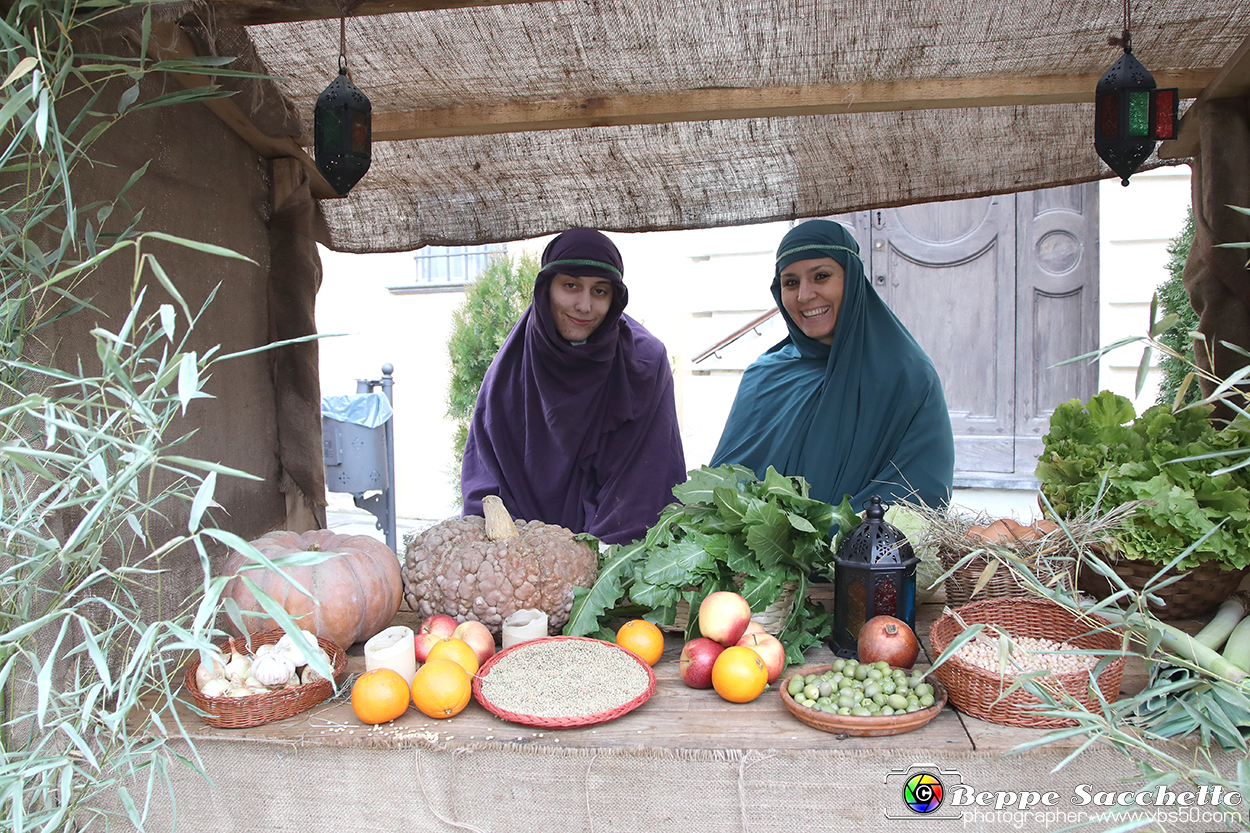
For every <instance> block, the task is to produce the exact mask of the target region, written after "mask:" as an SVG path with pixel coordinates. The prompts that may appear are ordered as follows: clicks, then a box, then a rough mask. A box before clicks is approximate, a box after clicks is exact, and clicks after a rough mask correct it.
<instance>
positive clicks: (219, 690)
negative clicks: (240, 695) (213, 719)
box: [200, 677, 230, 697]
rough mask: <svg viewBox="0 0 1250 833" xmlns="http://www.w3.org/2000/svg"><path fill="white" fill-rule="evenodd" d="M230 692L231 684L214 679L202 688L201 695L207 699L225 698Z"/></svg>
mask: <svg viewBox="0 0 1250 833" xmlns="http://www.w3.org/2000/svg"><path fill="white" fill-rule="evenodd" d="M229 691H230V683H228V682H226V681H225V680H223V679H221V678H220V677H213V678H211V679H209V680H208V682H206V683H204V684H203V685H202V686H200V694H203V695H204V696H205V697H223V696H225V695H226V693H227V692H229Z"/></svg>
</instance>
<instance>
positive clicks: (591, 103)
mask: <svg viewBox="0 0 1250 833" xmlns="http://www.w3.org/2000/svg"><path fill="white" fill-rule="evenodd" d="M450 2H451V3H452V4H455V3H462V4H463V3H477V2H482V0H450ZM345 5H346V6H347V7H348V8H349V9H352V10H353V16H351V17H348V18H347V26H346V55H347V64H348V67H349V69H350V73H351V77H352V79H353V80H354V82H355V83H356V85H357V86H359V87H360V88H361V89H362V90H363V91H364V92H365V93H366V94H367V95H368V96H369V98H370V100H371V102H372V106H373V130H374V140H375V141H374V146H373V165H372V168H371V170H370V171H369V173H368V174H367V175H366V176H365V178H364V179H363V180H362V181H361V182H360V183H359V184H358V185H357V186H356V188H355V189H354V190H353V191H352V192H351V194H350V195H349V196H348V197H347V198H345V199H338V200H325V201H323V203H322V207H323V210H324V211H325V214H326V216H327V219H328V221H329V228H330V241H329V242H330V245H331V246H332V247H333V248H334V249H337V250H341V251H350V252H378V251H400V250H409V249H414V248H417V247H419V246H422V245H425V244H482V243H487V242H494V241H504V240H515V239H520V238H527V237H533V236H536V235H541V234H544V233H548V232H554V231H558V230H560V229H563V228H566V227H568V226H570V225H575V224H584V225H591V226H596V227H599V228H603V229H609V230H617V231H646V230H657V229H677V228H698V227H708V226H721V225H733V224H742V223H750V222H757V221H765V220H773V219H779V218H793V217H806V216H817V215H828V214H834V213H838V212H843V211H850V210H855V209H862V208H868V207H885V206H892V205H902V204H908V203H916V202H924V201H929V200H937V199H953V198H960V197H971V196H978V195H986V194H993V193H1006V192H1011V191H1020V190H1028V189H1035V188H1043V187H1049V186H1055V185H1061V184H1068V183H1075V182H1082V181H1090V180H1094V179H1098V178H1102V177H1105V176H1109V175H1110V172H1109V171H1108V170H1107V168H1106V167H1105V166H1103V165H1102V163H1101V161H1100V160H1099V159H1098V157H1097V156H1096V154H1095V153H1094V150H1093V142H1092V119H1093V115H1092V113H1093V108H1092V104H1091V103H1090V102H1092V99H1093V89H1094V85H1095V84H1096V83H1097V80H1098V78H1099V76H1100V75H1101V74H1102V73H1103V72H1104V71H1105V70H1106V69H1107V68H1108V67H1109V66H1110V65H1111V64H1112V63H1113V62H1114V61H1115V60H1116V59H1117V57H1118V56H1119V55H1120V54H1121V51H1120V49H1119V48H1118V47H1115V46H1111V45H1109V44H1108V42H1107V39H1108V37H1109V36H1119V35H1120V33H1121V30H1122V27H1123V23H1124V20H1123V15H1124V9H1123V7H1122V6H1121V5H1120V4H1118V3H1107V2H1105V0H1077V2H1067V1H1066V0H1065V2H1062V3H1058V2H1033V3H986V2H973V0H942V2H933V1H932V0H881V2H874V3H858V2H846V0H711V2H701V3H691V2H686V0H551V1H550V2H533V3H509V4H506V5H484V6H480V7H471V8H444V9H432V10H426V11H400V12H396V13H389V14H386V13H382V12H385V11H387V10H388V9H390V10H393V9H395V8H414V7H415V6H416V3H414V2H411V1H410V0H409V1H408V2H403V1H400V2H390V3H382V2H361V0H356V2H351V3H346V4H345ZM423 5H426V6H429V5H435V3H433V2H427V3H424V4H423ZM438 5H447V3H439V4H438ZM339 8H340V6H337V5H336V4H335V2H334V0H300V2H291V3H274V2H269V1H268V0H211V2H202V3H193V4H183V5H182V6H181V7H180V8H178V9H177V12H176V16H177V17H178V18H179V19H180V21H181V22H182V24H183V26H184V29H185V28H187V27H188V26H189V25H191V24H193V23H194V22H195V21H197V20H198V21H201V22H202V23H203V24H204V25H205V26H206V27H207V30H208V31H209V32H210V33H211V35H210V40H211V39H213V38H216V40H217V45H216V46H215V47H214V48H215V49H218V50H220V49H222V46H221V43H222V42H223V41H222V36H223V35H224V34H225V33H226V32H228V31H230V30H231V29H232V27H233V26H237V25H238V24H240V23H242V22H251V23H252V25H248V26H246V27H245V28H243V29H234V30H233V31H234V32H236V33H237V32H243V33H245V38H244V40H245V43H244V44H242V45H240V43H239V42H238V41H235V46H234V47H231V48H233V49H234V52H232V53H231V54H239V53H240V52H242V51H247V50H250V49H251V48H252V47H254V49H255V53H256V55H257V57H258V58H259V60H260V63H261V65H262V66H263V67H264V68H265V69H267V71H268V72H270V73H271V74H272V75H274V76H276V77H277V81H276V88H277V90H278V91H280V93H281V98H282V99H285V101H280V100H273V99H271V100H269V101H268V102H267V103H266V106H268V107H279V106H284V105H287V104H289V105H291V107H292V109H291V110H290V111H289V112H292V113H294V115H295V116H296V118H297V119H298V121H299V130H300V132H301V134H302V136H301V140H302V141H303V142H304V143H306V144H308V143H309V139H308V137H310V136H311V135H312V114H313V106H314V102H315V100H316V97H317V95H318V93H320V91H321V90H322V89H324V87H325V86H326V85H327V84H328V83H329V82H330V81H331V80H332V78H333V77H334V75H335V73H336V71H337V65H338V55H339V46H340V42H339V38H340V24H339V19H338V9H339ZM169 14H174V13H172V12H170V13H169ZM1131 15H1132V16H1131V24H1132V29H1131V31H1132V44H1133V51H1134V54H1135V55H1136V56H1137V57H1138V58H1139V59H1140V60H1141V61H1142V63H1143V64H1145V66H1146V67H1147V68H1149V69H1150V70H1152V71H1153V72H1154V73H1155V75H1156V80H1157V81H1158V83H1159V85H1160V86H1179V87H1180V88H1181V92H1182V96H1183V97H1186V98H1192V97H1193V96H1194V95H1196V94H1197V92H1198V91H1199V90H1201V89H1203V88H1204V87H1205V86H1206V85H1207V84H1208V83H1209V82H1210V81H1211V80H1212V79H1213V78H1215V77H1216V75H1217V74H1218V73H1219V71H1220V69H1221V68H1222V67H1224V65H1225V64H1226V62H1228V61H1229V60H1230V58H1232V57H1234V56H1235V55H1236V54H1237V53H1238V49H1239V47H1241V46H1242V44H1243V41H1245V40H1246V38H1247V35H1250V15H1247V14H1246V7H1245V3H1243V2H1239V0H1218V1H1217V2H1201V3H1194V2H1192V1H1191V0H1152V1H1151V2H1144V1H1143V0H1138V2H1135V3H1134V4H1133V5H1132V8H1131ZM319 16H320V17H321V18H323V19H304V20H295V22H270V23H255V21H261V20H291V19H293V18H301V17H302V18H316V17H319ZM232 37H234V36H233V35H232ZM242 46H246V50H244V49H243V48H242ZM226 51H227V52H229V51H230V48H228V49H227V50H226ZM1186 103H1188V102H1186ZM262 109H264V107H255V106H254V107H253V108H252V113H253V114H254V115H255V116H257V117H258V118H261V119H263V118H264V117H265V114H264V113H261V112H260V110H262ZM860 110H869V111H872V112H859V111H860ZM740 116H751V117H740ZM685 119H693V120H689V121H687V120H685ZM591 123H594V124H603V125H604V126H576V127H562V125H569V124H591ZM553 127H554V128H559V129H549V128H553ZM488 131H501V132H488ZM402 136H426V137H429V138H396V137H402ZM1158 164H1161V163H1160V161H1159V159H1158V158H1157V157H1152V158H1151V160H1150V161H1149V162H1147V164H1146V166H1145V167H1152V166H1156V165H1158Z"/></svg>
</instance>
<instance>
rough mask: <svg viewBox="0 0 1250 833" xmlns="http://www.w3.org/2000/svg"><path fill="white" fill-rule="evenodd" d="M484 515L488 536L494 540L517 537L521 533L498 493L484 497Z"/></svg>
mask: <svg viewBox="0 0 1250 833" xmlns="http://www.w3.org/2000/svg"><path fill="white" fill-rule="evenodd" d="M482 515H483V516H484V517H485V518H486V537H487V538H489V539H491V540H492V541H498V540H500V539H502V538H516V537H517V536H518V535H519V534H520V533H518V532H517V528H516V524H514V523H513V522H512V515H510V514H508V508H507V507H506V506H504V505H503V501H502V500H500V498H499V496H498V495H487V496H486V497H484V498H482Z"/></svg>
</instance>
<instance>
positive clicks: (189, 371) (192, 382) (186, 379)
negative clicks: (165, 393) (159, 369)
mask: <svg viewBox="0 0 1250 833" xmlns="http://www.w3.org/2000/svg"><path fill="white" fill-rule="evenodd" d="M199 395H200V368H199V365H197V364H196V362H195V351H194V350H192V351H191V352H190V353H183V354H182V358H181V360H180V361H179V363H178V402H179V403H180V404H181V405H182V413H183V415H184V416H185V415H186V413H187V405H189V404H190V403H191V400H193V399H196V398H198V397H199Z"/></svg>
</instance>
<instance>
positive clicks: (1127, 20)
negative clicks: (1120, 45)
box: [1124, 0, 1133, 52]
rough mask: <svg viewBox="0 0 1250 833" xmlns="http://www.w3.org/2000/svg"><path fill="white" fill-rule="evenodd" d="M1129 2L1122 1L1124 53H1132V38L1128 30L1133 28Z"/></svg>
mask: <svg viewBox="0 0 1250 833" xmlns="http://www.w3.org/2000/svg"><path fill="white" fill-rule="evenodd" d="M1129 3H1130V0H1124V51H1125V52H1132V51H1133V36H1132V35H1130V34H1129V30H1130V29H1132V28H1133V26H1132V23H1133V14H1132V10H1131V9H1130V8H1129Z"/></svg>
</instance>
